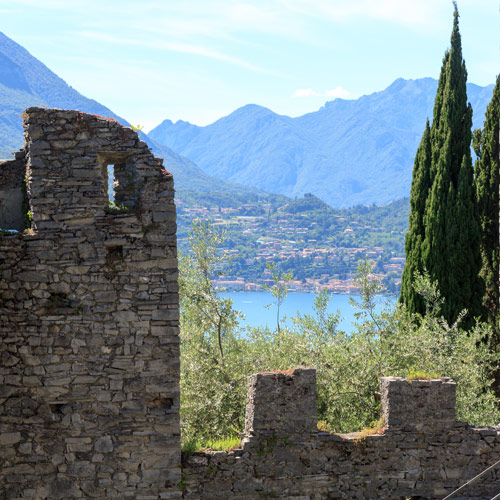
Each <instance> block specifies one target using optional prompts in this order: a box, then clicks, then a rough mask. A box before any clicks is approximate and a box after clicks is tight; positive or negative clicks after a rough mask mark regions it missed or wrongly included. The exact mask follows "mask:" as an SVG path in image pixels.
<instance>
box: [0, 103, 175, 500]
mask: <svg viewBox="0 0 500 500" xmlns="http://www.w3.org/2000/svg"><path fill="white" fill-rule="evenodd" d="M24 130H25V132H24V133H25V145H24V149H23V151H21V152H20V153H18V154H17V156H16V157H17V160H14V161H11V162H7V164H3V167H4V168H3V170H4V171H5V170H9V171H10V177H9V182H8V183H7V182H4V183H3V184H2V183H0V198H1V197H2V196H1V195H2V194H3V193H4V192H5V190H6V189H7V188H8V189H9V190H10V191H9V192H12V190H13V189H14V190H15V189H21V186H20V185H19V184H20V182H19V180H20V179H21V181H22V180H23V179H25V183H26V201H27V207H26V209H27V211H28V215H29V218H28V220H29V219H31V227H30V228H29V229H28V230H27V231H24V232H19V233H16V234H10V235H9V234H3V233H2V235H1V236H0V276H1V281H0V334H1V339H2V342H1V345H0V349H1V350H0V356H1V365H0V498H6V499H14V498H34V499H35V498H36V499H53V498H64V499H69V498H112V499H124V498H134V499H152V498H155V499H156V498H168V499H170V498H172V499H173V498H180V491H179V489H178V487H177V484H178V482H179V481H180V477H181V475H180V442H179V340H178V320H179V306H178V285H177V260H176V258H177V255H176V223H175V205H174V191H173V178H172V175H171V174H169V173H168V172H167V171H166V170H164V169H163V166H162V160H161V159H158V158H155V157H154V156H153V155H152V154H151V152H150V150H149V148H148V147H147V145H146V144H145V143H144V142H143V141H141V140H140V139H139V138H138V136H137V134H136V132H135V131H133V130H132V129H129V128H125V127H122V126H121V125H120V124H118V123H117V122H115V121H113V120H108V119H103V118H100V117H96V116H91V115H87V114H84V113H80V112H77V111H61V110H55V109H42V108H30V109H28V110H26V112H25V115H24ZM110 164H112V165H114V170H115V201H116V202H117V203H119V204H120V205H122V207H121V209H120V210H110V208H109V204H110V203H109V202H110V200H109V197H108V187H109V186H108V173H107V167H108V165H110ZM1 167H2V165H0V168H1ZM4 188H5V190H3V189H4ZM6 219H7V218H6V217H2V216H0V222H3V224H5V223H6ZM4 229H20V228H19V227H16V228H12V227H10V228H9V227H6V228H5V227H4ZM21 229H22V228H21Z"/></svg>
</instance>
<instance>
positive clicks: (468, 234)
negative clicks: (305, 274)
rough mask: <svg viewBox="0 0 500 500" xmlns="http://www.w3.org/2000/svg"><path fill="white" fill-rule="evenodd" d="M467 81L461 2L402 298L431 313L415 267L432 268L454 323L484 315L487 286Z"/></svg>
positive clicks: (417, 186)
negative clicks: (419, 290)
mask: <svg viewBox="0 0 500 500" xmlns="http://www.w3.org/2000/svg"><path fill="white" fill-rule="evenodd" d="M466 81H467V71H466V69H465V63H464V61H463V58H462V46H461V38H460V32H459V28H458V10H457V6H456V4H455V12H454V22H453V30H452V34H451V47H450V50H449V51H447V52H446V53H445V56H444V59H443V66H442V68H441V74H440V77H439V83H438V89H437V93H436V99H435V102H434V116H433V121H432V126H431V127H430V129H429V127H428V126H426V130H425V132H424V136H423V139H422V143H421V145H420V148H419V151H418V153H417V158H416V160H415V169H414V179H413V186H412V201H411V209H412V215H411V217H410V221H411V224H412V226H411V232H410V234H409V236H408V239H407V252H408V253H407V264H406V267H407V270H406V271H405V273H404V283H403V286H402V294H401V301H402V302H403V303H404V304H406V306H407V307H408V309H409V311H410V312H419V313H423V312H424V305H423V303H422V301H421V300H419V299H418V298H416V297H415V294H416V292H415V291H414V289H413V288H412V287H411V281H412V280H413V279H414V276H415V272H416V271H418V272H420V273H421V272H423V271H424V270H427V271H428V272H429V276H430V279H431V280H432V281H437V284H438V287H439V290H440V291H441V294H442V295H443V297H444V299H445V300H444V302H443V303H442V305H441V314H443V316H444V317H445V318H446V320H447V321H449V322H453V321H455V320H456V319H457V318H458V316H459V314H461V311H463V310H464V309H467V310H468V312H469V314H468V316H467V319H466V321H467V323H468V324H469V325H471V324H472V322H473V321H474V319H475V318H478V317H480V316H481V315H482V304H481V297H482V295H483V289H484V288H483V281H482V280H481V279H480V277H479V276H478V273H479V268H480V265H481V264H480V263H481V256H480V248H479V241H480V225H479V217H478V211H477V205H476V193H475V190H474V181H473V168H472V159H471V152H470V144H471V126H472V108H471V106H470V104H468V103H467V90H466ZM428 172H429V174H430V179H429V174H428ZM429 181H430V182H429ZM424 196H425V200H424Z"/></svg>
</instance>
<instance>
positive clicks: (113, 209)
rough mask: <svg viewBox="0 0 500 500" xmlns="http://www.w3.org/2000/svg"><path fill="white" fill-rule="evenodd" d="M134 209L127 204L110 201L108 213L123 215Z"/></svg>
mask: <svg viewBox="0 0 500 500" xmlns="http://www.w3.org/2000/svg"><path fill="white" fill-rule="evenodd" d="M131 211H132V209H131V208H130V207H127V206H126V205H116V204H115V203H114V202H112V201H110V202H109V205H108V207H107V208H106V213H107V214H111V215H121V214H128V213H130V212H131Z"/></svg>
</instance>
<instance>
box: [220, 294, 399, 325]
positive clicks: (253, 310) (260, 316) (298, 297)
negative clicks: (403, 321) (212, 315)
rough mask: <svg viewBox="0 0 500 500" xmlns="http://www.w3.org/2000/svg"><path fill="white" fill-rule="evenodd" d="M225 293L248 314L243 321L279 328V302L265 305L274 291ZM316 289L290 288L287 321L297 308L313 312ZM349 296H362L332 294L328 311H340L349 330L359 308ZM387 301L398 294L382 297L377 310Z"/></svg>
mask: <svg viewBox="0 0 500 500" xmlns="http://www.w3.org/2000/svg"><path fill="white" fill-rule="evenodd" d="M222 296H223V297H229V298H231V299H233V307H234V308H235V309H236V310H238V311H240V312H242V313H243V314H244V315H245V320H244V321H243V322H242V324H243V325H249V326H255V327H257V326H261V327H265V326H266V325H267V326H269V328H271V329H274V328H276V306H275V305H273V306H272V307H270V308H269V309H266V307H265V306H266V305H268V304H272V303H273V301H274V300H273V297H272V295H271V292H225V293H223V294H222ZM314 297H315V294H314V293H302V292H293V293H292V292H291V293H289V294H288V297H287V298H286V299H285V302H284V303H283V304H282V305H281V309H280V316H281V317H283V315H286V316H287V318H288V320H287V324H289V325H290V324H291V321H290V319H289V318H291V317H292V316H296V315H297V311H300V313H301V314H313V304H314ZM349 297H353V298H354V299H356V300H359V296H357V295H342V294H330V299H331V300H330V303H329V304H328V312H337V311H340V314H341V320H340V325H339V328H341V329H342V330H344V331H346V332H351V331H353V330H354V327H353V322H354V321H355V317H354V314H355V313H356V312H358V309H355V308H353V307H352V306H351V304H350V303H349ZM387 303H389V304H391V305H395V304H396V298H395V297H379V298H378V306H377V310H381V309H382V308H383V307H384V306H385V305H386V304H387Z"/></svg>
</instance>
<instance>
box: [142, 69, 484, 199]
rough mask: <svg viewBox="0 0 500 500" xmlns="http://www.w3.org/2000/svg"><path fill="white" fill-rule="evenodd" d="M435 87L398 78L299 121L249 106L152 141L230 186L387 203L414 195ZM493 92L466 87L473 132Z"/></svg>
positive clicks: (156, 134) (162, 132) (161, 130)
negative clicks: (237, 184)
mask: <svg viewBox="0 0 500 500" xmlns="http://www.w3.org/2000/svg"><path fill="white" fill-rule="evenodd" d="M436 88H437V81H436V80H435V79H433V78H429V77H427V78H419V79H413V80H412V79H408V80H407V79H404V78H398V79H396V80H395V81H394V82H392V83H391V84H390V85H389V86H388V87H386V88H385V89H384V90H381V91H378V92H374V93H372V94H369V95H364V96H361V97H360V98H359V99H349V100H346V99H334V100H332V101H329V102H326V103H325V105H324V106H323V107H321V108H320V109H319V110H318V111H314V112H311V113H307V114H306V115H303V116H299V117H296V118H291V117H288V116H283V115H278V114H276V113H275V112H273V111H272V110H270V109H268V108H265V107H263V106H259V105H256V104H247V105H246V106H242V107H240V108H238V109H236V110H235V111H233V112H232V113H230V114H229V115H227V116H225V117H223V118H220V119H219V120H217V121H216V122H214V123H212V124H210V125H207V126H205V127H195V126H191V128H187V127H183V126H180V125H177V124H175V125H173V126H169V127H165V126H162V125H159V126H158V127H156V128H155V129H153V130H152V131H151V132H150V136H151V137H153V138H154V139H156V140H157V141H158V142H161V143H163V144H166V145H168V146H169V147H171V148H172V149H173V150H174V151H178V152H179V153H181V154H183V155H186V156H187V157H189V158H192V159H193V160H194V161H195V162H196V163H197V164H198V165H199V166H200V167H201V168H203V169H204V170H205V171H206V172H209V173H210V174H211V175H216V176H218V177H220V178H223V179H226V180H231V181H233V182H240V183H243V184H246V185H250V186H254V187H257V188H260V189H265V190H269V191H271V192H274V193H279V194H285V195H287V196H292V197H293V196H302V195H303V194H304V193H307V192H311V193H313V194H314V195H315V196H317V197H319V198H321V199H322V200H324V201H326V202H327V203H329V204H330V205H331V206H332V207H349V206H353V205H370V204H373V203H377V204H385V203H388V202H390V201H392V200H396V199H399V198H402V197H405V196H408V195H409V190H410V183H411V173H412V168H413V159H414V156H415V151H416V149H417V146H418V143H419V141H420V138H421V136H422V132H423V130H424V126H425V120H426V119H427V117H432V109H433V104H434V96H435V92H436ZM492 90H493V86H491V88H490V87H479V86H475V85H472V84H469V86H468V91H469V100H470V102H471V104H472V106H473V109H474V119H475V124H474V126H475V127H477V126H481V124H482V121H483V119H484V110H485V108H486V105H487V103H488V102H489V100H490V99H491V94H492Z"/></svg>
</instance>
